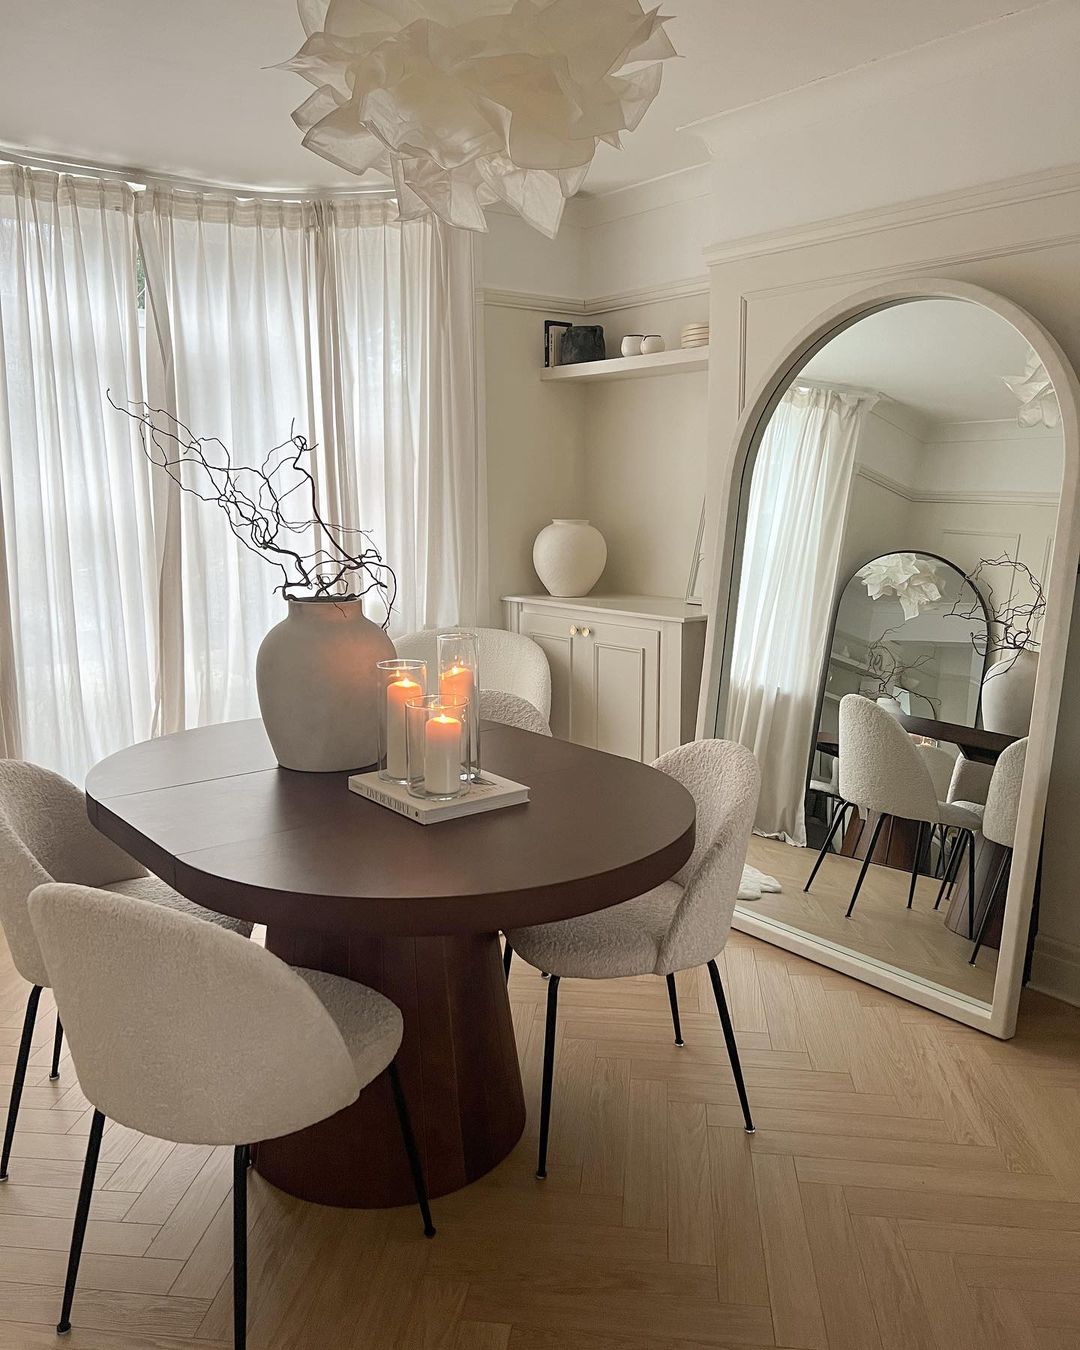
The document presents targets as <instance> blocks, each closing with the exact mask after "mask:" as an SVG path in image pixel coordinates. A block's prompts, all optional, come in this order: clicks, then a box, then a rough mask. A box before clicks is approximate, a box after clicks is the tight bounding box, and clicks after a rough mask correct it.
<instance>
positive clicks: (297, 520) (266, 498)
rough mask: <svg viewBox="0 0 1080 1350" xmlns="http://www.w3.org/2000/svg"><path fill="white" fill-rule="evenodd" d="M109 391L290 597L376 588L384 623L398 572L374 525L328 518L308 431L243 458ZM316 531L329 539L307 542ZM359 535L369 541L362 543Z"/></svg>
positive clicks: (161, 460)
mask: <svg viewBox="0 0 1080 1350" xmlns="http://www.w3.org/2000/svg"><path fill="white" fill-rule="evenodd" d="M106 398H107V399H108V400H109V403H110V404H111V405H112V407H114V408H115V409H116V410H117V412H121V413H123V414H124V415H125V416H126V417H130V418H132V420H133V421H135V422H138V423H139V425H140V428H141V436H142V446H143V451H144V453H145V455H146V457H147V459H149V461H150V463H151V464H153V465H155V467H157V468H159V469H163V470H164V471H165V472H166V473H167V474H168V475H169V477H170V478H171V479H172V481H173V482H174V483H175V484H176V485H177V487H178V488H180V489H181V490H182V491H183V492H188V493H190V494H191V495H192V496H194V497H198V499H199V500H200V501H204V502H212V503H213V504H215V505H216V506H218V507H219V508H220V509H221V510H222V511H223V512H224V513H225V518H226V519H227V520H228V522H229V529H230V530H231V531H232V532H233V534H234V535H235V536H236V538H237V539H238V540H239V541H240V543H241V544H243V545H244V547H245V548H247V549H250V551H251V552H252V553H255V554H258V556H259V557H261V558H264V559H265V560H266V561H267V562H269V563H270V564H271V566H273V567H277V568H278V569H280V571H281V576H282V581H281V584H280V585H279V586H276V587H275V590H277V591H280V592H281V594H282V595H283V596H284V597H285V598H286V599H287V600H295V599H322V598H331V597H333V596H340V597H342V598H345V597H347V596H350V597H351V596H363V595H367V594H369V593H370V592H371V591H378V592H380V593H381V595H382V598H383V603H384V604H385V606H386V620H385V622H384V624H383V627H385V626H386V624H388V623H389V622H390V613H391V610H392V609H393V605H394V601H395V599H396V597H397V579H396V577H395V576H394V572H393V570H392V569H391V568H390V567H389V566H388V565H387V564H386V563H384V562H383V559H382V554H381V553H380V552H379V550H378V549H377V548H376V547H375V545H374V544H373V543H372V542H371V537H370V534H369V532H368V531H366V530H357V529H350V528H348V527H346V526H344V525H335V524H333V523H332V522H331V521H328V520H325V519H324V518H323V516H322V513H321V512H320V510H319V504H318V499H317V492H316V485H315V479H314V477H313V476H312V474H311V472H310V470H309V469H308V468H307V465H306V463H305V462H304V461H305V459H306V457H307V456H309V455H310V454H311V453H312V451H313V450H315V449H316V447H315V446H314V445H309V444H308V442H307V440H306V438H305V437H303V436H300V435H297V434H295V433H292V432H291V433H290V435H289V439H288V440H287V441H282V443H281V444H280V445H275V446H273V447H272V448H271V449H270V450H269V451H267V453H266V455H265V456H264V457H263V460H262V462H261V463H260V464H259V465H258V466H253V465H249V464H237V463H234V461H233V457H232V454H231V453H230V451H229V449H228V447H227V446H226V445H225V444H224V443H223V442H222V441H220V440H218V438H217V437H199V436H196V435H195V434H194V433H193V432H192V431H191V430H190V429H189V428H188V427H186V426H185V425H184V423H183V422H181V421H179V420H178V419H177V418H175V417H173V416H172V415H171V414H170V413H168V412H166V411H164V410H163V409H161V408H152V407H150V405H149V404H148V403H140V402H136V403H134V404H133V408H132V407H124V406H122V405H121V404H119V403H117V402H115V400H114V399H113V397H112V394H111V392H110V391H106ZM133 409H134V410H133ZM286 504H288V505H286ZM312 536H314V538H315V540H316V541H320V540H321V541H324V542H322V543H321V544H317V546H316V547H314V548H309V547H305V545H306V544H307V543H308V542H309V541H310V539H311V537H312ZM358 543H362V545H363V546H362V547H360V548H359V549H357V544H358ZM354 578H355V579H356V581H357V582H359V586H358V587H357V586H356V585H355V584H354Z"/></svg>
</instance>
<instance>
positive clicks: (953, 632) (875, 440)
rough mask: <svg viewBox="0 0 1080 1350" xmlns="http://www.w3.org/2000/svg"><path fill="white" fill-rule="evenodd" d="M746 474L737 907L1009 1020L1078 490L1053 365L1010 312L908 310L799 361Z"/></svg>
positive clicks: (729, 708) (936, 307)
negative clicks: (1026, 858)
mask: <svg viewBox="0 0 1080 1350" xmlns="http://www.w3.org/2000/svg"><path fill="white" fill-rule="evenodd" d="M750 463H751V465H752V470H751V471H750V473H749V475H748V479H749V481H748V482H744V488H743V492H744V500H743V503H742V505H743V519H744V524H743V528H742V536H741V551H742V570H741V578H740V585H739V592H738V597H739V598H738V610H737V613H736V623H735V636H734V644H733V648H732V656H731V669H730V677H729V684H728V694H727V704H726V712H725V713H724V714H722V715H723V716H724V718H725V725H724V726H722V727H718V732H719V734H723V735H727V736H729V737H731V738H732V739H736V740H739V741H741V742H742V743H743V744H745V745H748V746H750V747H751V748H752V749H753V750H754V753H755V755H756V756H757V759H758V762H759V764H760V766H761V770H762V791H761V799H760V806H759V810H758V816H757V820H756V826H755V836H754V839H753V840H752V842H751V846H750V851H749V855H748V862H749V863H750V864H751V865H752V867H753V869H755V871H754V872H748V874H747V878H746V881H745V882H744V888H743V894H742V896H741V898H740V902H739V903H740V909H741V910H742V911H744V912H746V913H752V914H753V915H754V916H755V917H756V918H758V919H763V920H765V921H766V922H767V923H769V924H770V925H775V926H779V927H782V928H787V929H793V930H795V931H798V932H800V933H803V934H808V935H810V936H812V937H814V938H816V939H819V940H821V941H824V942H826V943H829V944H832V945H834V946H836V947H840V948H843V949H845V950H848V951H850V952H854V953H856V954H857V955H859V956H860V957H862V958H864V959H866V960H868V961H872V962H875V963H878V964H881V965H884V966H887V967H891V968H893V969H895V970H899V971H903V972H905V973H906V974H908V975H912V976H914V977H915V978H917V979H919V980H920V981H923V982H925V983H928V984H931V985H934V986H937V987H939V988H944V989H947V990H949V991H951V992H953V993H956V994H960V995H961V996H963V997H965V998H969V999H972V1000H976V1001H978V1002H981V1003H989V1002H990V1001H991V999H992V997H993V982H994V973H995V969H996V964H997V955H998V945H999V942H1000V935H1001V923H1002V915H1003V912H1004V904H1005V896H1006V892H1007V886H1008V872H1009V860H1010V857H1011V850H1012V845H1013V843H1014V842H1015V819H1016V807H1017V802H1018V798H1019V792H1020V785H1021V782H1022V777H1023V764H1024V754H1025V750H1026V736H1027V732H1028V729H1029V725H1030V719H1031V705H1032V695H1033V691H1034V680H1035V673H1036V671H1037V668H1038V650H1039V633H1040V628H1041V624H1042V620H1043V612H1044V609H1045V600H1044V596H1043V585H1044V581H1045V577H1046V575H1047V572H1048V570H1049V560H1050V553H1051V546H1052V543H1053V535H1054V528H1055V523H1056V515H1057V509H1058V502H1059V494H1060V488H1061V474H1062V463H1063V451H1062V438H1061V431H1060V426H1059V415H1058V408H1057V402H1056V398H1055V397H1054V393H1053V389H1052V387H1051V385H1050V383H1049V380H1048V379H1047V378H1046V373H1045V371H1044V370H1043V369H1042V367H1041V365H1040V363H1039V361H1038V358H1037V356H1036V354H1035V353H1034V352H1033V351H1032V350H1031V348H1030V347H1029V345H1028V343H1027V341H1026V340H1025V339H1024V338H1023V336H1022V335H1021V334H1020V333H1018V332H1017V331H1016V330H1015V329H1014V328H1013V327H1012V326H1011V325H1010V324H1009V323H1007V322H1006V321H1005V320H1004V319H1002V318H1001V317H1000V316H999V315H997V314H995V313H993V312H992V311H990V310H986V309H984V308H982V307H981V306H978V305H973V304H969V303H965V302H963V301H959V300H947V299H940V300H936V299H935V300H913V301H910V302H908V303H905V304H901V305H896V306H893V307H891V308H888V309H885V310H882V311H879V312H877V313H875V314H871V315H869V316H867V317H865V318H863V319H861V320H859V321H858V322H856V323H854V324H852V325H851V326H850V327H848V328H846V329H845V330H844V331H843V332H841V333H840V334H838V335H837V336H836V337H834V338H833V339H832V340H831V341H829V342H828V343H827V344H826V345H825V346H823V347H822V348H821V349H820V350H819V351H818V352H817V353H816V355H814V356H813V357H812V358H811V359H810V360H809V361H808V362H807V363H806V364H805V365H804V367H803V368H802V370H801V371H800V372H799V375H798V376H797V377H796V379H795V380H794V381H793V382H792V384H791V385H790V387H789V388H788V389H787V390H786V392H785V393H784V395H783V397H782V398H781V399H780V401H779V403H778V405H777V407H776V408H775V410H774V412H773V413H772V415H771V417H770V418H769V420H768V423H767V425H766V426H765V427H764V429H763V431H762V432H761V435H760V437H759V445H758V451H757V455H756V458H754V457H753V456H752V457H751V461H750ZM766 597H768V600H767V601H766V599H765V598H766Z"/></svg>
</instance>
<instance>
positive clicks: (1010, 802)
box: [968, 736, 1028, 966]
mask: <svg viewBox="0 0 1080 1350" xmlns="http://www.w3.org/2000/svg"><path fill="white" fill-rule="evenodd" d="M1027 746H1028V738H1027V737H1026V736H1024V737H1023V738H1022V739H1021V740H1019V741H1013V743H1012V745H1010V746H1007V747H1006V748H1005V749H1004V750H1003V751H1002V752H1001V754H1000V755H999V756H998V761H997V763H996V764H995V765H994V776H993V777H992V778H991V779H990V790H989V791H988V792H987V794H986V806H985V808H984V809H983V817H982V832H983V838H984V839H988V840H989V841H990V842H991V843H992V844H1000V845H1001V847H1002V854H1001V862H1000V863H999V864H998V867H997V871H996V872H995V873H994V880H993V882H992V883H991V885H990V894H989V895H988V896H987V900H986V908H985V909H984V910H983V916H982V918H981V919H980V921H979V931H978V932H977V933H976V934H975V946H974V948H973V950H972V953H971V959H970V961H969V962H968V964H969V965H972V966H973V965H974V964H975V961H976V958H977V957H978V955H979V948H980V947H981V946H982V944H983V937H984V936H985V934H986V930H987V927H988V926H989V923H990V916H991V914H992V913H993V911H994V910H995V909H997V908H999V906H998V905H997V899H998V894H999V892H1000V895H1001V904H1002V906H1003V905H1004V903H1005V896H1006V894H1007V893H1008V887H1007V885H1006V888H1005V889H1004V890H1002V882H1003V881H1005V869H1006V867H1007V866H1008V864H1009V863H1010V861H1011V859H1012V848H1013V842H1014V840H1015V838H1016V815H1017V812H1018V811H1019V809H1020V789H1021V788H1022V787H1023V785H1024V764H1025V763H1026V761H1027Z"/></svg>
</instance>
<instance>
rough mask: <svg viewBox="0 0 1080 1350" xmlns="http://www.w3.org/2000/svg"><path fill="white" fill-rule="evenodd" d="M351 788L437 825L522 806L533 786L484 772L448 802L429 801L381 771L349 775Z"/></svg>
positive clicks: (385, 804) (399, 812)
mask: <svg viewBox="0 0 1080 1350" xmlns="http://www.w3.org/2000/svg"><path fill="white" fill-rule="evenodd" d="M349 791H350V792H355V793H356V794H357V795H358V796H360V797H366V798H367V800H368V801H370V802H375V803H377V805H379V806H385V807H388V808H389V809H390V810H391V811H396V812H397V813H398V814H399V815H402V816H408V818H409V819H410V820H418V821H419V822H420V824H421V825H434V824H435V823H436V822H437V821H440V820H458V819H460V817H462V816H474V815H479V814H480V813H482V812H484V811H498V810H499V809H500V808H501V807H504V806H521V805H523V804H524V803H525V802H527V801H528V800H529V789H528V788H527V787H526V786H525V785H524V784H523V783H515V782H514V780H513V779H512V778H500V777H499V775H498V774H497V773H484V774H482V775H481V777H480V778H479V780H478V781H477V782H475V783H472V784H470V786H469V790H468V792H465V793H463V794H462V796H460V797H454V798H453V799H452V800H451V801H448V802H438V801H427V800H425V799H424V798H423V797H414V796H412V795H411V793H410V792H409V789H408V788H407V787H406V786H405V785H404V784H403V783H393V782H387V780H386V779H385V778H380V777H379V774H378V771H375V772H372V773H354V774H353V775H352V776H351V777H350V778H349Z"/></svg>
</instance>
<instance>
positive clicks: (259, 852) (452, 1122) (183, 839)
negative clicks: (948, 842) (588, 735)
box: [86, 720, 694, 1208]
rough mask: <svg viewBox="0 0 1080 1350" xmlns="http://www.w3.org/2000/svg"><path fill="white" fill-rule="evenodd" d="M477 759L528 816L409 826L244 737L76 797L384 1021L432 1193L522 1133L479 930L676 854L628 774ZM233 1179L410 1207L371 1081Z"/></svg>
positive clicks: (551, 916)
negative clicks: (387, 1018) (390, 1009)
mask: <svg viewBox="0 0 1080 1350" xmlns="http://www.w3.org/2000/svg"><path fill="white" fill-rule="evenodd" d="M482 754H483V764H484V767H485V769H488V770H490V771H492V772H494V773H498V774H502V775H503V776H505V777H507V778H513V779H516V780H517V781H518V782H521V783H525V784H527V785H528V787H529V792H530V799H529V801H528V803H526V804H525V805H522V806H514V807H506V808H504V809H502V810H498V811H492V812H490V813H485V814H481V815H474V816H471V817H465V818H461V819H457V820H448V821H441V822H439V823H437V824H433V825H426V826H425V825H420V824H419V823H417V822H415V821H413V820H410V819H408V818H406V817H404V816H400V815H397V814H396V813H395V812H393V811H391V810H388V809H387V808H385V807H382V806H377V805H376V804H375V803H373V802H370V801H368V800H366V799H364V798H362V797H360V796H358V795H357V794H355V793H353V792H350V791H349V789H348V786H347V778H348V774H346V773H325V774H320V773H298V772H295V771H293V770H289V769H282V768H280V767H279V766H278V764H277V762H276V761H275V759H274V754H273V751H272V750H271V748H270V743H269V741H268V740H267V738H266V733H265V732H264V730H263V726H262V723H261V722H260V721H258V720H255V721H246V722H230V723H225V724H222V725H219V726H211V727H203V728H199V729H197V730H193V731H184V732H179V733H177V734H176V735H172V736H163V737H160V738H159V739H156V740H152V741H144V742H142V743H141V744H139V745H133V746H131V747H130V748H129V749H126V750H121V751H120V752H119V753H117V754H115V755H111V756H110V757H109V758H108V759H105V760H103V761H102V762H101V763H100V764H98V765H96V766H95V767H94V768H93V769H92V770H91V771H90V774H89V775H88V777H87V781H86V796H87V810H88V813H89V816H90V819H91V821H92V822H93V824H94V825H95V826H96V827H97V828H98V829H99V830H100V831H101V832H102V833H103V834H105V835H107V836H108V837H109V838H110V839H112V840H113V841H114V842H116V843H117V844H120V845H121V847H123V848H125V849H126V850H127V851H128V852H129V853H130V854H132V855H133V856H134V857H135V858H137V859H138V860H139V861H140V862H141V863H143V864H144V865H145V866H146V867H148V868H149V869H150V870H151V871H152V872H154V873H156V874H157V875H158V876H159V877H161V878H163V879H164V880H165V881H167V882H168V883H169V884H170V885H171V886H173V887H174V888H175V889H176V890H178V891H179V892H180V893H181V894H182V895H186V896H187V897H188V898H189V899H191V900H194V901H196V902H198V903H199V904H201V905H206V906H208V907H210V908H212V909H215V910H217V911H218V912H219V913H224V914H231V915H234V916H235V917H237V918H242V919H250V920H252V921H254V922H256V923H263V924H266V925H267V947H268V949H269V950H270V951H271V952H273V953H275V954H276V955H277V956H279V957H281V958H282V959H283V960H285V961H288V962H289V963H290V964H292V965H296V966H307V967H311V968H314V969H316V970H324V971H329V972H331V973H332V974H335V975H345V976H348V977H349V978H351V979H355V980H359V981H360V982H361V983H363V984H366V985H369V986H370V987H371V988H373V989H377V990H378V991H379V992H380V993H382V994H385V995H386V997H387V998H390V999H392V1000H393V1001H394V1003H396V1004H397V1006H398V1007H399V1008H400V1009H401V1012H402V1015H403V1018H404V1023H405V1033H404V1039H403V1041H402V1046H401V1050H400V1051H399V1055H398V1064H399V1067H400V1071H401V1076H402V1080H403V1083H404V1086H405V1091H406V1093H407V1095H408V1099H409V1103H410V1107H411V1110H412V1115H413V1124H414V1127H415V1129H416V1133H417V1137H418V1140H419V1143H420V1147H421V1153H422V1156H423V1160H424V1165H425V1168H426V1171H427V1180H428V1186H429V1189H430V1191H431V1194H432V1195H444V1194H446V1193H447V1192H449V1191H453V1190H457V1189H458V1188H459V1187H461V1186H464V1185H466V1184H467V1183H468V1182H470V1181H474V1180H476V1179H477V1178H478V1177H480V1176H483V1175H484V1173H486V1172H488V1171H489V1170H490V1169H491V1168H493V1167H494V1166H495V1165H496V1164H497V1163H498V1162H500V1161H501V1160H502V1159H503V1158H504V1157H505V1156H506V1155H507V1154H508V1153H509V1152H510V1150H511V1149H512V1148H513V1146H514V1145H515V1143H516V1142H517V1140H518V1139H519V1138H520V1136H521V1133H522V1131H523V1129H524V1125H525V1102H524V1096H523V1092H522V1084H521V1074H520V1070H519V1067H518V1059H517V1051H516V1047H515V1042H514V1033H513V1027H512V1024H511V1018H510V1005H509V1001H508V999H507V992H506V983H505V979H504V976H503V968H502V961H501V958H500V950H499V941H498V932H499V930H500V929H507V928H512V927H516V926H521V925H527V924H536V923H548V922H552V921H554V920H558V919H566V918H571V917H573V916H575V915H579V914H584V913H589V912H591V911H594V910H598V909H604V908H606V907H608V906H609V905H613V904H617V903H619V902H620V901H622V900H627V899H630V898H631V897H632V896H635V895H639V894H641V893H642V892H644V891H647V890H650V889H651V888H652V887H653V886H657V885H659V884H660V882H662V881H665V880H667V879H668V878H669V877H671V876H672V875H673V874H674V873H675V872H677V871H678V869H679V868H680V867H681V866H682V865H683V863H684V862H686V860H687V859H688V858H689V856H690V854H691V852H692V850H693V845H694V802H693V798H692V797H691V796H690V794H689V793H688V792H687V791H686V789H685V788H683V787H682V786H681V785H680V784H679V783H678V782H676V781H675V780H674V779H673V778H671V777H669V776H668V775H666V774H663V773H660V772H659V771H658V770H656V769H653V768H650V767H649V766H648V765H644V764H638V763H636V762H635V761H632V760H627V759H621V758H617V757H616V756H614V755H607V754H602V753H600V752H599V751H596V750H589V749H585V748H584V747H582V746H577V745H572V744H570V743H569V742H567V741H560V740H555V739H553V738H549V737H546V736H537V735H533V734H531V733H529V732H525V731H519V730H516V729H514V728H511V727H505V726H501V725H496V724H494V723H489V724H485V726H484V729H483V732H482ZM252 1034H253V1035H255V1034H258V1033H257V1029H255V1028H253V1031H252ZM253 1142H254V1141H253ZM255 1166H256V1168H257V1169H258V1171H259V1172H260V1173H261V1174H262V1175H263V1176H265V1177H266V1178H267V1179H268V1180H269V1181H271V1182H272V1183H273V1184H274V1185H276V1186H278V1187H280V1188H281V1189H282V1190H284V1191H287V1192H289V1193H290V1194H292V1195H296V1196H299V1197H300V1198H301V1199H305V1200H313V1201H318V1202H320V1203H322V1204H329V1205H342V1206H352V1207H361V1208H367V1207H383V1206H390V1205H399V1204H410V1203H412V1201H413V1190H412V1182H411V1180H410V1177H409V1173H408V1168H407V1164H406V1161H405V1157H404V1150H403V1149H402V1148H401V1140H400V1135H399V1134H398V1129H397V1123H396V1117H395V1115H394V1108H393V1102H392V1099H391V1095H390V1091H389V1087H388V1083H387V1080H386V1077H385V1075H382V1076H380V1077H379V1078H378V1079H376V1080H375V1082H374V1083H372V1084H371V1085H370V1086H369V1087H367V1088H365V1089H364V1091H363V1092H361V1094H360V1096H359V1098H358V1099H357V1101H356V1102H355V1103H354V1104H353V1105H352V1106H349V1107H346V1109H345V1110H344V1111H340V1112H338V1114H337V1115H336V1116H333V1117H331V1118H330V1119H329V1120H326V1121H324V1122H322V1123H321V1124H319V1125H315V1126H312V1127H311V1128H309V1129H306V1130H302V1131H300V1132H299V1133H297V1134H292V1135H288V1136H285V1137H283V1138H280V1139H270V1140H262V1141H258V1143H257V1147H256V1149H255Z"/></svg>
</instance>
